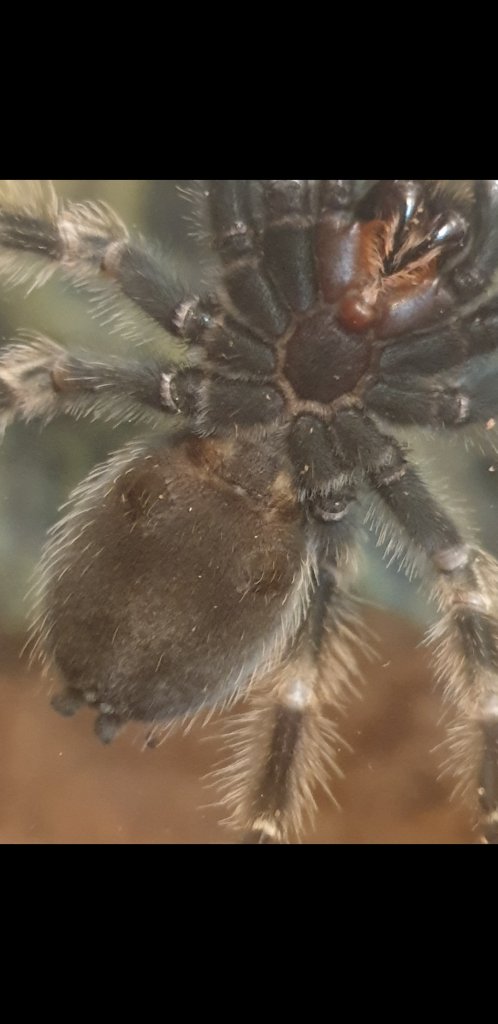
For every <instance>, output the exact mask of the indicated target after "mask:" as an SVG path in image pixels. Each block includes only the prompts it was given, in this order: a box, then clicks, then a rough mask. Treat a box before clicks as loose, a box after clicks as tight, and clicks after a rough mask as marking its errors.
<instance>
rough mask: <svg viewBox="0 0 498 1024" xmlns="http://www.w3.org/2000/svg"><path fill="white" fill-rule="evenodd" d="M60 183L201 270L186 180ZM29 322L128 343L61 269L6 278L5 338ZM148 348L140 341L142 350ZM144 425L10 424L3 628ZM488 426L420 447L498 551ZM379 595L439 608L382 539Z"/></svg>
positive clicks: (4, 453) (5, 459)
mask: <svg viewBox="0 0 498 1024" xmlns="http://www.w3.org/2000/svg"><path fill="white" fill-rule="evenodd" d="M55 184H56V188H57V190H58V192H59V193H60V195H61V196H63V197H68V198H71V199H89V198H95V199H105V200H106V201H107V202H109V203H110V204H111V205H112V206H113V207H114V208H115V209H116V210H117V212H118V213H119V214H120V215H121V216H122V217H123V219H124V220H125V221H126V222H127V223H128V225H130V226H132V227H135V228H137V229H138V230H140V231H143V232H144V233H146V234H148V235H149V236H150V237H152V238H154V239H156V240H157V241H159V242H160V243H161V244H162V245H163V246H164V247H165V250H166V253H167V256H168V259H169V260H170V262H171V266H172V268H173V269H174V270H175V271H176V272H178V273H181V274H187V275H191V277H192V280H193V282H195V281H196V280H197V279H198V275H199V264H198V254H197V247H196V243H195V240H194V239H193V238H192V237H191V236H190V234H189V225H188V222H187V220H186V213H187V212H188V211H187V208H186V206H185V203H184V202H182V200H181V199H180V197H179V194H178V186H179V185H180V186H181V185H184V184H186V183H185V182H183V181H178V180H162V179H151V180H138V179H137V180H113V179H91V180H89V179H81V180H80V179H59V180H56V183H55ZM20 328H35V329H37V330H39V331H42V332H44V333H46V334H48V335H49V336H52V337H54V338H55V339H56V340H57V341H60V342H61V343H63V344H65V345H67V347H68V348H74V349H78V348H86V349H95V350H102V351H109V350H111V351H113V352H119V351H122V350H123V347H124V346H125V345H126V344H127V343H126V342H124V341H123V339H122V338H120V336H119V335H114V336H112V335H110V334H109V332H108V330H107V329H106V328H105V327H103V326H102V325H101V324H99V323H98V322H97V321H95V320H94V319H92V316H91V313H90V311H89V306H88V302H87V301H86V300H85V296H84V294H82V293H79V292H77V291H76V290H75V289H74V288H73V287H72V286H71V285H69V284H67V283H64V282H62V281H60V280H58V279H57V277H55V278H54V279H53V280H52V281H50V282H49V283H48V284H47V285H46V286H45V287H44V288H42V289H39V290H37V291H35V292H33V293H31V294H28V295H27V294H26V289H25V288H24V289H23V288H16V289H12V290H9V291H6V290H5V289H4V288H2V287H1V282H0V337H1V339H2V343H6V342H8V341H10V340H11V339H12V338H13V337H15V334H16V331H17V330H19V329H20ZM143 351H144V350H143V349H138V352H137V354H138V357H140V354H141V352H143ZM136 433H137V428H136V427H129V426H126V425H125V426H122V427H119V428H118V429H116V428H113V427H112V426H110V425H108V424H107V425H106V424H101V423H92V422H89V421H85V420H82V421H80V422H77V423H76V422H74V421H72V420H70V419H69V418H63V419H60V420H58V421H57V422H55V423H52V424H51V425H50V426H49V427H48V428H46V429H45V430H43V431H42V430H40V427H39V426H38V425H36V424H32V425H29V426H25V425H16V426H15V427H12V428H11V429H10V430H8V432H7V435H6V437H5V440H4V443H3V446H2V448H1V450H0V478H1V514H0V564H1V573H0V630H1V632H2V633H3V634H4V635H5V634H18V633H22V632H23V630H24V628H25V626H26V622H27V619H28V616H29V603H27V602H26V600H25V595H26V592H27V591H28V588H29V582H30V577H31V575H32V572H33V570H34V567H35V565H36V562H37V559H38V556H39V553H40V549H41V547H42V544H43V539H44V536H45V533H46V531H47V529H48V528H49V527H50V525H51V524H52V523H53V522H54V521H55V520H56V519H57V509H58V507H59V506H60V505H61V504H62V503H63V502H64V500H65V499H66V498H67V495H68V493H69V491H70V490H71V488H72V487H73V486H74V485H75V484H76V483H77V482H78V481H80V480H81V479H82V478H83V477H84V476H85V474H86V473H87V472H88V471H89V469H90V468H91V467H92V466H93V465H94V464H95V463H96V462H98V461H99V460H101V459H103V458H104V457H105V456H106V454H107V453H108V452H109V451H111V450H115V449H116V448H117V447H119V446H120V445H121V444H122V443H123V442H124V441H125V440H127V439H128V438H129V437H130V436H135V434H136ZM495 433H496V431H492V432H490V433H489V434H488V435H485V434H484V433H483V434H482V436H481V439H480V441H479V442H478V443H477V444H475V443H471V441H470V439H468V440H465V439H464V438H463V437H462V435H461V434H459V435H457V436H456V437H451V436H450V435H449V434H446V435H444V434H443V435H441V436H438V437H436V436H434V435H432V434H427V435H424V433H423V432H422V434H420V432H419V435H418V438H417V439H416V441H414V442H413V443H414V446H415V450H416V452H417V454H418V456H419V457H421V458H422V460H423V463H424V467H425V469H424V472H425V475H426V476H427V477H428V478H429V479H430V481H431V482H432V483H433V486H434V488H435V490H436V492H439V493H441V494H442V495H443V496H445V497H446V498H447V500H448V501H449V506H450V508H451V509H452V510H453V511H456V513H457V515H458V516H461V515H463V517H464V518H466V519H467V520H468V522H469V523H470V525H471V527H472V528H475V529H477V530H479V531H480V534H481V537H482V539H483V542H484V543H485V544H486V546H487V547H488V548H489V549H490V550H491V551H492V552H493V553H495V554H497V555H498V539H497V536H496V534H497V531H496V523H497V521H498V519H497V512H498V490H497V488H498V475H497V474H496V473H495V472H494V470H495V463H496V462H497V460H496V457H495V454H494V451H493V440H494V438H493V435H494V434H495ZM358 589H359V591H360V593H361V594H362V595H363V596H365V597H366V598H368V599H369V600H372V601H375V602H376V603H378V604H384V605H386V606H387V607H391V608H394V609H396V610H397V611H398V612H401V613H402V614H403V613H404V614H407V615H409V616H410V617H412V618H414V619H415V620H417V621H418V622H420V623H425V622H427V620H428V618H429V609H428V607H427V603H426V600H425V598H424V597H423V596H421V595H420V594H419V593H418V589H417V587H416V586H413V585H411V586H410V585H409V584H408V582H407V580H406V579H405V578H404V576H403V574H401V573H398V572H397V571H396V569H395V568H394V567H390V568H389V567H387V566H386V565H384V564H383V563H382V560H381V556H380V554H379V552H378V551H376V549H375V542H374V540H373V539H372V538H370V540H369V541H368V543H367V545H366V555H365V559H364V564H363V568H362V572H361V577H360V579H359V582H358Z"/></svg>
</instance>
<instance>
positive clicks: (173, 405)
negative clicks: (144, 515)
mask: <svg viewBox="0 0 498 1024" xmlns="http://www.w3.org/2000/svg"><path fill="white" fill-rule="evenodd" d="M282 410H283V400H282V397H281V395H280V394H279V392H278V391H277V390H276V389H275V388H272V387H270V386H267V387H266V388H265V390H264V391H263V392H262V391H261V385H257V384H254V383H252V382H251V381H245V380H237V379H235V380H232V379H224V378H223V377H216V376H214V375H209V374H205V373H204V372H203V371H202V370H198V369H191V368H189V367H185V368H178V366H177V365H176V364H173V363H167V362H166V361H161V362H150V363H143V364H141V363H137V362H134V361H126V360H123V359H117V358H116V359H112V360H108V361H103V360H98V361H97V360H95V359H92V357H91V356H84V357H80V356H78V355H73V354H72V353H69V352H67V351H65V350H64V349H63V348H61V347H60V346H59V345H57V344H56V343H55V342H53V341H50V340H49V339H48V338H44V337H43V336H40V335H38V336H33V337H32V338H31V339H30V340H27V341H26V342H24V343H23V342H21V343H20V344H17V345H11V346H7V347H6V348H4V349H3V350H2V352H1V354H0V427H2V428H3V429H5V427H7V426H8V425H9V423H11V422H12V421H13V420H15V419H24V420H32V419H37V418H41V419H43V420H45V421H46V422H48V421H50V420H51V419H53V418H54V417H55V416H58V415H60V414H61V413H69V414H70V415H72V416H76V417H79V416H93V417H94V418H95V417H102V418H103V419H107V420H117V421H118V422H123V421H125V420H126V421H130V420H137V419H142V420H143V419H150V418H151V415H152V414H153V413H154V412H156V413H159V414H160V413H164V414H170V415H171V414H175V413H177V414H178V413H181V414H182V415H183V416H186V417H187V418H188V419H189V421H190V428H191V430H192V432H193V433H197V434H200V435H207V434H213V433H219V432H225V433H227V432H228V433H231V432H232V431H233V430H234V429H236V428H237V427H241V426H253V425H254V424H255V423H262V422H264V418H265V416H266V418H267V421H268V422H271V421H272V420H273V419H275V417H278V416H279V415H280V414H281V412H282Z"/></svg>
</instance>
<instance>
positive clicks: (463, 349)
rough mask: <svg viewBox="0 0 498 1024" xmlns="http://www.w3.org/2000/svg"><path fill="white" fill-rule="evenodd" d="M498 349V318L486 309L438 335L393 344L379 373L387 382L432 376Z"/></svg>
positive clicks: (441, 329)
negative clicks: (409, 376)
mask: <svg viewBox="0 0 498 1024" xmlns="http://www.w3.org/2000/svg"><path fill="white" fill-rule="evenodd" d="M497 347H498V314H497V313H496V310H493V309H492V308H491V307H490V308H485V309H482V310H479V312H478V313H477V314H474V315H473V316H471V317H466V318H464V319H463V320H460V321H458V322H457V323H454V324H451V325H449V326H447V327H440V328H439V329H438V330H436V331H426V332H424V333H423V334H418V335H416V336H414V337H410V338H408V339H406V340H400V341H395V342H394V343H392V344H389V345H388V346H387V347H386V348H385V349H384V351H383V352H382V355H381V357H380V364H379V369H380V372H381V373H382V374H384V376H385V377H386V378H387V377H388V376H390V375H394V376H395V377H396V376H402V375H404V374H408V373H414V374H416V375H417V376H419V377H423V376H432V375H433V374H435V373H439V372H441V371H444V370H450V369H452V368H453V367H455V366H460V365H461V364H462V363H466V362H467V360H470V359H472V358H473V357H474V356H481V355H488V354H489V353H491V352H495V351H496V348H497Z"/></svg>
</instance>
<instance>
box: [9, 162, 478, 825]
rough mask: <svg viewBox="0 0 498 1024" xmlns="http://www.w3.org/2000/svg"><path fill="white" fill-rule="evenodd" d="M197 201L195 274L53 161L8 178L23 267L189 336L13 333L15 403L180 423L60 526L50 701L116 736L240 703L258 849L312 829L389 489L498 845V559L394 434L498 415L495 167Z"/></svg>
mask: <svg viewBox="0 0 498 1024" xmlns="http://www.w3.org/2000/svg"><path fill="white" fill-rule="evenodd" d="M190 199H191V201H192V202H193V203H194V206H195V207H196V208H197V212H196V216H197V218H198V223H199V225H200V224H201V222H202V225H203V227H204V229H205V235H206V239H207V242H208V243H209V244H208V246H207V248H209V249H210V251H211V253H212V254H214V256H215V262H216V273H215V274H213V275H211V277H210V280H209V282H207V283H206V286H205V288H204V289H203V290H201V293H200V294H197V295H195V294H191V292H190V290H189V289H188V288H187V287H186V286H185V285H184V284H182V282H181V281H178V280H176V279H175V278H173V277H172V276H171V274H170V273H169V272H168V271H166V270H165V269H164V264H163V261H162V259H161V254H160V253H159V252H157V251H156V250H154V249H151V248H150V247H148V246H147V245H146V244H145V243H144V242H143V241H142V239H141V238H133V237H130V235H129V233H128V232H127V230H126V228H125V227H124V225H123V224H122V223H121V221H120V220H119V219H118V218H117V217H116V216H115V214H114V213H113V212H112V211H111V210H110V209H109V208H108V207H107V206H106V205H104V204H94V203H88V204H66V205H63V204H62V203H61V202H60V201H58V199H57V198H56V196H55V193H54V191H53V189H52V187H51V185H50V183H49V182H39V181H38V182H36V181H31V182H27V181H25V182H23V181H10V182H5V183H4V186H3V191H2V192H0V246H1V264H0V270H1V271H3V276H4V279H5V280H7V281H10V282H12V283H16V282H18V281H27V282H30V283H33V284H39V283H42V282H43V281H44V280H45V279H46V277H47V274H49V273H50V271H51V269H52V268H56V267H60V268H61V269H62V270H63V271H65V272H66V273H68V274H69V275H71V276H72V277H73V278H74V279H75V280H76V281H77V283H78V284H79V285H81V286H82V287H85V288H89V289H90V290H92V289H95V288H97V289H100V292H99V294H100V296H101V298H102V301H103V303H104V305H105V306H106V307H107V305H108V303H107V298H108V297H110V298H111V299H112V301H116V299H119V298H121V299H123V298H125V299H126V300H131V302H132V303H134V304H135V306H136V307H138V308H139V310H140V311H141V313H142V315H143V320H144V321H148V322H149V323H150V322H152V321H153V322H155V324H156V325H159V327H160V328H161V329H162V330H163V331H164V332H165V335H166V334H167V335H169V336H171V335H172V336H174V338H176V339H177V340H178V342H179V343H181V346H182V347H181V358H175V359H174V360H173V359H169V358H166V357H164V358H163V359H161V358H160V359H159V360H158V361H150V362H143V361H142V362H140V361H137V362H134V361H127V360H125V359H115V358H111V357H109V358H108V359H107V360H106V359H102V360H101V359H98V360H95V359H94V358H92V357H88V358H87V357H86V356H85V355H84V354H81V355H73V354H69V353H67V352H65V351H64V350H63V349H61V348H60V347H59V346H58V345H56V344H54V343H53V342H52V341H49V340H47V339H45V338H42V337H39V336H38V337H32V338H28V339H26V340H25V341H23V342H21V343H19V344H16V345H12V346H9V347H8V348H6V349H4V351H3V353H2V356H1V363H0V408H1V413H2V417H3V421H4V423H8V422H10V421H11V420H13V419H15V418H16V417H20V418H24V419H26V420H29V419H31V418H35V417H40V418H41V419H44V420H49V419H51V418H52V417H53V416H55V415H56V414H57V413H59V412H66V413H67V412H69V413H72V414H75V415H77V416H80V415H84V414H90V415H93V416H97V415H102V416H103V417H106V418H110V417H115V418H117V419H119V420H127V419H128V420H129V419H133V418H136V419H140V418H144V419H147V418H150V417H151V416H154V417H155V421H156V422H157V420H158V419H159V420H161V417H162V419H163V422H164V423H166V422H168V424H169V425H174V429H169V432H168V433H167V435H166V436H164V433H163V434H161V433H159V434H158V436H157V437H156V439H155V440H154V439H153V440H148V441H144V442H140V443H137V444H135V445H133V446H128V447H126V448H125V449H124V450H122V451H121V452H119V453H118V454H117V455H114V456H113V457H111V459H110V460H109V461H108V462H107V463H106V464H105V465H104V466H101V467H99V468H98V469H96V470H94V472H93V473H92V474H91V475H90V477H89V478H88V479H87V480H86V481H85V482H84V483H83V484H82V485H81V486H80V487H79V488H78V489H77V490H76V492H75V493H74V495H73V497H72V499H71V501H70V503H69V506H68V509H67V511H66V515H65V517H64V518H63V519H62V521H61V522H60V523H59V524H58V526H57V527H56V528H55V529H54V530H53V532H52V536H51V538H50V540H49V542H48V545H47V547H46V550H45V553H44V556H43V560H42V573H41V586H40V595H39V608H38V618H37V624H36V627H35V635H36V645H37V648H38V650H39V651H40V652H41V653H42V656H43V657H44V659H46V660H47V662H48V663H49V664H53V665H55V667H56V668H57V670H58V672H59V673H60V675H61V676H62V678H63V679H64V682H65V689H64V690H63V692H62V693H61V694H60V695H59V696H57V697H56V698H55V700H54V704H55V707H56V708H57V710H59V711H60V712H61V713H62V714H64V715H72V714H73V713H74V712H75V711H76V710H77V709H78V708H79V707H80V706H81V705H85V704H86V705H90V706H91V707H93V708H95V710H96V712H97V719H96V731H97V734H98V735H99V737H100V738H101V739H102V740H103V741H104V742H109V741H110V740H111V739H112V738H113V736H114V735H115V734H116V732H117V731H118V730H119V729H120V728H121V726H123V725H124V724H125V723H126V722H127V721H129V720H131V719H137V720H140V721H143V722H145V723H148V724H149V726H150V729H151V732H152V734H154V733H155V732H156V731H157V730H161V729H162V728H163V727H164V725H165V724H167V723H171V722H172V721H174V720H178V719H190V718H191V717H192V716H193V715H195V714H197V713H198V712H201V711H209V709H214V708H219V707H220V706H223V705H225V704H230V703H232V702H234V701H235V700H236V699H238V698H241V697H247V700H248V702H249V707H248V709H247V710H246V712H245V713H243V714H242V715H240V716H238V717H237V718H236V719H235V725H233V726H231V732H230V735H229V742H230V743H231V747H232V751H233V758H232V760H231V764H229V765H228V766H227V767H226V768H225V769H224V770H222V771H221V773H220V779H219V782H220V785H221V786H222V787H223V786H224V787H225V792H224V799H225V801H226V803H227V805H228V806H229V809H230V818H229V821H230V823H231V825H232V826H234V827H235V828H237V829H238V830H239V832H240V833H241V835H242V836H243V837H244V839H245V841H246V842H250V843H271V842H282V841H284V842H285V841H288V840H289V839H291V838H295V837H298V836H299V833H300V830H301V829H302V824H303V817H304V816H305V815H306V814H307V813H310V812H312V810H313V808H314V796H313V791H314V788H315V786H316V784H317V783H320V784H323V785H326V780H327V774H328V772H329V770H331V769H332V770H333V769H334V768H335V767H336V763H337V754H338V748H339V745H340V741H339V740H338V737H337V733H336V729H335V727H334V725H333V724H332V722H333V719H331V717H330V714H325V710H326V708H327V706H332V707H335V708H336V709H340V708H341V707H342V705H343V702H344V700H345V698H346V697H347V695H348V690H349V689H350V688H351V686H352V685H353V684H354V681H355V675H356V672H357V666H356V660H355V651H354V645H355V642H356V641H357V639H358V638H359V637H361V635H362V627H361V625H358V623H357V622H356V619H355V614H354V611H353V604H352V601H351V598H348V593H347V587H348V580H349V577H350V576H351V573H352V572H353V571H354V563H355V558H354V550H355V539H356V536H357V533H358V527H359V525H360V523H361V520H362V518H363V515H362V512H361V508H362V506H361V502H360V499H361V498H362V497H363V496H364V494H365V493H370V495H371V496H374V507H376V508H377V511H378V514H379V516H382V522H383V523H384V524H385V519H386V516H387V517H388V519H389V527H388V528H387V531H386V532H387V533H388V534H389V535H390V538H391V543H392V536H396V538H397V541H396V543H397V544H399V546H400V549H401V548H403V550H404V551H405V552H406V551H407V552H408V555H409V557H410V558H411V559H412V560H413V563H414V564H415V566H416V568H417V570H418V571H419V573H420V574H421V575H423V576H426V577H428V578H429V580H430V586H431V589H432V596H433V598H434V600H435V603H436V605H437V606H438V607H439V612H440V619H439V622H438V623H437V625H436V626H435V628H434V629H433V631H432V638H433V640H434V642H435V654H436V661H437V671H438V673H439V676H440V677H441V679H442V680H443V683H444V688H445V693H446V696H447V698H448V699H449V701H450V702H451V703H452V706H453V708H454V724H453V726H452V729H451V736H450V741H451V748H452V751H453V754H454V761H455V767H456V770H457V771H458V772H460V774H461V776H462V777H463V778H464V780H465V782H466V783H468V784H469V786H470V787H473V793H474V794H475V795H477V796H478V800H479V804H480V812H481V813H480V818H481V836H482V839H483V841H485V842H488V843H494V844H497V843H498V563H496V562H495V561H494V560H493V559H492V558H491V557H490V556H489V555H488V554H486V553H484V552H483V551H481V550H479V549H477V548H475V547H473V546H472V545H471V544H469V543H467V542H466V541H465V539H464V538H463V537H462V536H461V534H460V532H459V530H458V529H457V527H456V526H455V524H454V523H453V521H452V517H451V515H449V514H448V513H447V512H446V511H445V510H444V508H443V507H442V506H441V505H440V504H438V502H437V501H436V500H435V498H434V497H433V496H432V494H431V493H430V491H429V490H428V488H427V486H426V484H425V483H424V481H423V479H421V477H420V476H419V474H418V472H417V471H416V470H415V468H414V467H413V466H412V465H411V464H410V460H409V457H408V455H407V451H406V448H405V447H404V446H403V445H402V444H401V443H400V441H399V440H397V439H396V437H395V436H394V429H395V428H396V426H407V425H411V426H413V425H418V426H420V427H427V426H431V427H432V428H436V429H443V428H444V429H446V430H451V431H452V430H458V429H460V428H461V427H463V426H464V425H466V424H470V423H473V422H476V423H479V422H481V423H483V424H484V423H486V421H487V420H489V419H490V418H491V417H492V416H493V414H494V413H496V409H497V394H496V371H494V372H490V371H489V370H488V371H487V372H486V369H485V370H484V372H483V373H481V375H480V376H476V374H475V372H474V370H475V367H476V365H478V363H477V361H476V357H478V356H481V357H482V356H483V355H484V354H487V353H492V352H494V351H495V350H496V349H497V347H498V294H497V293H498V289H497V270H498V180H496V181H494V180H493V181H491V180H490V181H488V180H455V181H449V180H421V179H417V180H407V181H402V180H398V179H393V180H376V181H372V180H371V181H358V180H330V181H329V180H325V181H312V180H309V181H301V180H268V181H264V180H258V181H214V180H213V181H202V182H194V183H192V190H191V194H190ZM165 342H166V337H165ZM164 351H165V352H166V351H167V349H166V345H165V349H164ZM471 371H472V372H471ZM384 529H385V525H384ZM476 804H477V801H476Z"/></svg>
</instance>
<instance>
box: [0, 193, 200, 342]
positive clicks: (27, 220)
mask: <svg viewBox="0 0 498 1024" xmlns="http://www.w3.org/2000/svg"><path fill="white" fill-rule="evenodd" d="M30 256H32V257H34V258H35V259H34V261H32V262H30V261H29V257H30ZM57 267H60V268H61V269H62V270H63V271H65V272H66V273H68V274H70V275H71V276H72V277H73V278H74V279H75V280H76V281H77V283H79V284H81V285H83V286H87V287H90V288H92V287H95V285H96V284H98V283H100V284H101V285H103V284H111V285H112V284H113V285H114V286H115V288H116V289H117V290H118V292H119V293H121V294H122V295H123V296H125V297H126V298H127V299H129V300H131V302H133V303H134V304H135V305H136V306H138V308H139V309H140V310H141V311H142V312H143V313H145V314H146V315H147V316H148V317H150V318H151V319H152V320H153V321H155V322H156V323H157V324H159V325H160V326H161V327H162V328H164V329H165V330H166V331H168V332H170V333H171V334H173V335H175V336H176V337H179V338H185V339H186V340H188V341H196V340H197V338H198V335H199V333H200V332H202V330H203V329H204V328H205V325H206V318H208V313H207V310H206V309H205V308H204V306H203V303H202V301H201V300H200V298H199V297H194V298H193V297H192V295H191V294H190V293H189V290H188V288H187V287H186V285H185V284H183V283H182V282H181V281H180V280H179V279H178V278H177V277H176V276H175V274H174V273H173V272H172V270H171V268H170V267H169V266H168V265H167V261H166V260H165V258H164V254H163V253H161V251H160V250H159V248H155V247H153V246H151V245H149V244H147V243H146V242H145V241H144V240H143V239H142V238H140V237H136V238H132V237H131V236H130V234H129V232H128V230H127V228H126V226H125V225H124V224H123V222H122V221H121V220H120V218H119V217H118V216H117V215H116V214H115V213H114V212H113V210H111V209H110V207H109V206H107V204H106V203H93V202H88V203H62V202H61V201H60V200H59V199H58V197H57V196H56V194H55V191H54V189H53V187H52V184H51V182H50V181H3V182H2V183H1V184H0V271H2V272H3V274H4V277H5V278H6V279H7V282H8V283H12V284H17V283H25V282H26V283H30V284H32V285H34V286H36V285H39V284H43V283H44V282H45V281H46V280H47V277H49V276H50V274H51V273H52V272H53V271H54V270H56V269H57Z"/></svg>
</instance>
